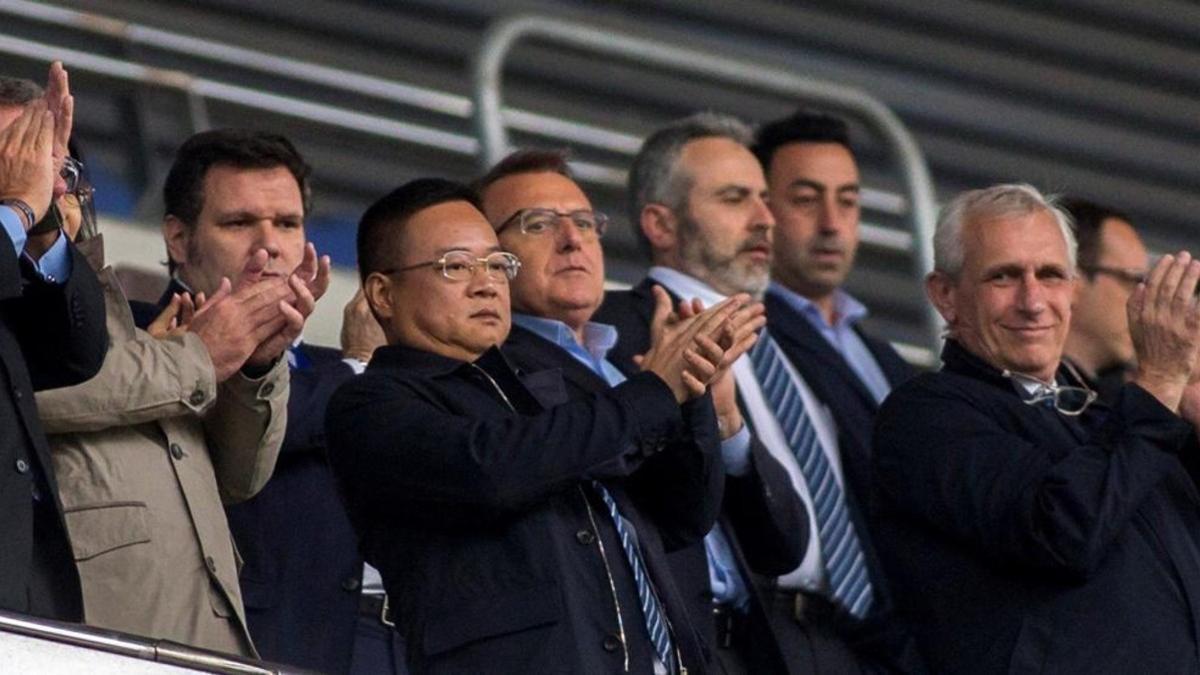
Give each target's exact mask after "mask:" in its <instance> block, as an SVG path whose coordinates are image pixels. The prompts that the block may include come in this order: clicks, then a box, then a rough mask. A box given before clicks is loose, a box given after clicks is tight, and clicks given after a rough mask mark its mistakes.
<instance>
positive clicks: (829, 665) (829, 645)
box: [767, 591, 863, 675]
mask: <svg viewBox="0 0 1200 675" xmlns="http://www.w3.org/2000/svg"><path fill="white" fill-rule="evenodd" d="M767 597H768V598H770V600H769V602H770V603H771V606H770V607H769V608H768V609H767V611H768V612H769V613H770V615H771V623H772V624H773V625H774V626H776V630H775V636H776V639H777V640H778V641H779V650H780V652H782V654H783V658H784V660H785V661H786V662H787V669H788V672H790V673H816V674H820V675H825V674H827V673H828V674H833V673H836V674H837V675H842V674H843V673H845V674H846V675H854V674H856V673H862V672H863V666H862V664H861V662H860V660H859V658H858V656H857V655H855V653H854V652H853V651H852V650H851V649H850V646H849V645H848V644H846V641H845V640H843V639H842V638H841V637H840V636H838V635H837V633H835V632H834V629H833V624H832V620H831V616H830V615H829V611H828V609H827V607H828V606H827V604H826V605H825V606H824V607H821V605H822V600H821V599H820V598H813V597H812V596H803V597H804V598H806V599H807V600H808V602H807V603H805V602H804V601H803V599H802V602H801V603H800V607H801V609H800V611H799V612H797V603H796V593H795V592H791V591H777V592H775V593H771V594H769V595H768V596H767ZM806 605H807V609H805V606H806ZM814 605H817V607H816V608H814Z"/></svg>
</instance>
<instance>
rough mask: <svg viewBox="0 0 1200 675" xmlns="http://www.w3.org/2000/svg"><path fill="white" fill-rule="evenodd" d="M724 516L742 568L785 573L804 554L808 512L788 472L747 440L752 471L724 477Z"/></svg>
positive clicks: (756, 442) (753, 438)
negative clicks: (741, 557)
mask: <svg viewBox="0 0 1200 675" xmlns="http://www.w3.org/2000/svg"><path fill="white" fill-rule="evenodd" d="M725 512H726V513H727V514H728V518H729V524H730V525H731V526H732V529H733V533H734V536H736V537H737V540H738V543H739V544H740V545H741V548H742V553H743V554H744V555H745V556H746V564H747V565H748V566H749V567H750V569H751V570H752V571H754V572H755V573H757V574H761V575H763V576H768V577H775V576H780V575H783V574H787V573H788V572H791V571H792V570H794V569H796V568H797V567H799V566H800V562H801V561H802V560H803V559H804V552H805V551H806V550H807V549H808V538H809V536H810V533H809V530H808V509H806V508H805V506H804V501H803V500H802V499H800V495H799V494H798V493H797V492H796V490H795V488H793V487H792V482H791V479H790V478H789V477H788V474H787V470H786V469H784V468H783V465H782V464H780V463H779V460H777V459H775V457H773V456H772V455H771V453H770V451H768V450H767V448H766V446H764V445H763V444H762V442H761V441H759V440H758V437H757V436H754V435H751V440H750V471H749V472H748V473H746V475H744V476H727V477H726V478H725Z"/></svg>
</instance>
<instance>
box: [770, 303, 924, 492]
mask: <svg viewBox="0 0 1200 675" xmlns="http://www.w3.org/2000/svg"><path fill="white" fill-rule="evenodd" d="M763 304H764V305H765V306H766V308H767V329H768V330H769V331H771V335H772V336H773V337H774V338H775V342H776V343H778V344H779V347H780V348H781V349H782V350H783V352H784V354H787V357H788V360H789V361H791V363H792V366H794V367H795V368H796V370H797V371H798V372H799V373H800V376H801V377H803V378H804V381H805V382H806V383H807V384H808V386H809V388H811V389H812V391H813V394H815V395H816V397H817V398H818V399H820V400H821V402H822V403H824V404H825V405H826V406H828V407H829V411H830V412H831V413H832V414H833V418H834V421H835V422H836V423H837V429H838V450H839V456H840V457H841V459H842V474H843V475H844V476H845V479H846V483H847V484H848V485H849V487H850V489H851V490H853V491H854V497H855V499H856V501H857V502H858V503H860V504H865V503H866V500H867V496H868V494H869V492H870V485H871V430H872V429H874V428H875V414H876V413H878V412H879V404H877V403H876V402H875V397H874V396H872V395H871V392H870V390H868V389H867V387H866V385H864V384H863V383H862V380H860V379H859V378H858V375H856V374H855V373H854V371H853V370H852V369H851V368H850V365H849V364H848V363H846V360H845V358H843V357H842V355H841V354H840V353H838V352H837V350H835V349H834V348H833V347H832V346H831V345H830V344H829V341H828V340H826V339H825V338H824V337H823V336H822V335H821V333H820V332H818V331H817V329H816V328H814V327H813V325H812V324H811V323H809V321H808V319H806V318H805V317H804V316H803V315H802V314H800V312H798V311H796V309H795V308H794V307H792V306H791V305H790V304H788V302H787V301H786V300H784V299H783V298H781V297H779V296H777V295H775V294H774V293H768V294H767V297H766V298H765V299H764V300H763ZM854 331H855V332H856V333H858V336H859V337H860V338H862V341H863V344H865V345H866V346H867V350H868V351H870V352H871V355H872V356H874V357H875V362H876V363H877V364H879V369H880V370H882V371H883V375H884V377H885V378H887V381H888V384H890V385H892V388H893V389H894V388H896V387H897V386H899V385H900V384H901V383H903V382H905V381H906V380H908V379H909V378H911V377H912V376H913V375H916V371H914V370H913V368H912V366H910V365H908V363H907V362H905V360H904V359H902V358H900V355H899V354H897V353H896V350H895V349H893V348H892V346H891V345H889V344H888V343H887V342H885V341H883V340H877V339H875V338H873V337H871V336H870V335H867V334H866V333H865V332H864V331H863V330H862V328H861V327H860V326H857V325H856V326H855V327H854Z"/></svg>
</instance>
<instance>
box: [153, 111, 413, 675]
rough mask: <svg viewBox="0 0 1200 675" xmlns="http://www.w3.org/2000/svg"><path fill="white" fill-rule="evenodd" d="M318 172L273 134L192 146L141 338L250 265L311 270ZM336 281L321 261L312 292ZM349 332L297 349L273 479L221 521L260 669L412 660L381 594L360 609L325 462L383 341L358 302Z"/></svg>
mask: <svg viewBox="0 0 1200 675" xmlns="http://www.w3.org/2000/svg"><path fill="white" fill-rule="evenodd" d="M310 171H311V170H310V168H309V166H308V165H307V163H305V161H304V159H303V157H301V155H300V154H299V152H297V150H296V149H295V148H294V147H293V146H292V144H291V143H290V142H289V141H288V140H287V139H285V138H283V137H280V136H276V135H274V134H267V133H261V132H253V131H245V130H237V129H222V130H216V131H211V132H205V133H202V134H197V135H196V136H193V137H192V138H191V139H189V140H188V141H187V142H185V143H184V145H183V146H182V147H181V148H180V150H179V152H178V153H177V155H176V159H175V162H174V164H173V166H172V168H171V172H170V174H169V176H168V178H167V181H166V185H165V187H164V190H163V192H164V201H165V205H166V211H167V217H166V219H165V221H164V225H163V233H164V237H165V239H166V243H167V250H168V253H169V254H170V268H171V271H172V279H171V283H170V285H169V286H168V288H167V289H166V291H165V292H164V293H163V296H162V298H161V299H160V301H159V303H158V305H157V306H154V307H146V306H137V307H135V314H136V315H137V318H138V323H139V325H141V326H144V325H146V324H147V323H148V322H149V321H150V320H151V319H152V318H153V317H154V316H155V315H156V314H157V313H158V312H160V311H162V310H163V309H164V308H166V307H167V306H168V305H170V304H171V303H172V299H173V298H176V297H187V294H188V293H197V294H199V293H204V294H208V295H211V294H212V293H213V292H214V291H215V290H216V289H217V287H218V286H219V284H220V280H221V278H222V277H226V278H230V279H235V278H236V276H235V275H237V274H238V270H239V268H240V266H241V265H243V264H245V262H246V260H247V259H248V258H249V257H250V256H251V255H252V253H253V252H254V251H258V250H261V249H265V250H266V251H267V254H268V255H267V258H266V260H265V261H264V264H263V267H264V271H263V276H267V277H269V276H271V275H277V274H288V273H290V272H291V271H292V270H294V269H295V268H296V267H297V266H298V265H301V264H302V262H303V261H304V260H305V259H306V258H308V259H309V261H311V260H312V259H313V258H315V256H316V253H315V250H314V249H313V248H312V245H311V244H307V243H306V239H305V231H304V218H305V215H306V214H307V213H308V211H309V209H310V203H309V195H310V190H309V174H310ZM328 274H329V260H328V258H322V259H321V260H320V262H319V273H318V280H317V281H316V282H315V283H316V284H317V288H316V289H315V290H317V291H320V292H323V291H324V289H325V286H326V284H327V280H328ZM320 292H316V293H314V294H315V295H316V297H318V298H319V297H320ZM175 302H176V304H177V303H178V300H175ZM346 321H347V323H346V325H345V326H344V330H343V335H344V336H345V337H346V338H347V340H346V341H345V344H344V345H343V347H344V350H345V353H343V352H339V351H338V350H336V349H331V348H328V347H320V346H316V345H310V344H307V343H304V342H302V341H300V340H297V341H296V342H295V343H293V344H292V345H291V347H290V348H289V349H288V350H287V352H286V358H287V360H288V366H289V367H288V371H289V377H290V383H289V397H288V403H287V420H288V421H287V431H286V434H285V436H284V440H283V445H282V447H281V449H280V452H279V459H278V461H277V463H276V465H275V471H274V473H273V474H272V476H271V479H270V480H269V481H268V482H267V484H266V486H265V487H263V489H262V490H261V491H260V492H259V493H258V494H257V495H256V496H254V497H253V498H252V499H250V500H248V501H245V502H242V503H240V504H236V505H230V506H228V507H227V508H226V514H227V516H228V519H229V527H230V530H231V532H232V533H233V537H234V540H235V541H236V542H237V547H238V551H239V553H240V554H241V557H242V559H243V560H244V565H243V566H242V568H241V571H240V573H239V574H238V583H239V585H240V587H241V591H242V596H243V600H244V602H245V608H246V623H247V626H248V628H249V632H250V635H251V636H252V638H253V640H254V645H255V647H256V648H257V649H258V652H259V653H260V654H261V655H262V656H263V658H266V659H268V660H271V661H277V662H280V663H287V664H293V665H298V666H302V667H306V668H312V669H316V670H320V671H322V672H328V673H344V672H347V671H349V670H350V669H351V667H352V663H354V662H355V658H356V657H357V659H358V661H360V662H361V661H363V660H364V659H365V660H367V661H369V662H370V664H371V665H364V666H361V667H362V668H363V669H365V671H369V672H380V670H379V669H380V668H382V667H383V665H381V664H384V665H386V664H391V667H392V668H393V670H395V671H396V672H399V670H397V668H398V667H399V664H402V662H403V648H402V645H400V643H399V638H398V636H396V635H395V633H394V632H393V631H391V630H390V627H389V626H388V625H386V623H385V620H384V619H383V615H382V606H383V600H382V589H378V590H379V593H380V594H379V595H378V596H369V597H368V596H366V595H364V596H363V598H360V590H361V588H362V585H363V576H364V567H363V561H362V557H361V556H360V554H359V553H358V546H357V539H356V537H355V535H354V531H353V528H352V526H351V525H350V521H349V519H348V517H347V515H346V510H345V506H344V505H343V503H342V500H341V497H340V495H339V494H338V492H337V488H336V484H335V483H334V479H333V474H332V473H331V471H330V469H329V465H328V460H327V458H326V453H325V438H324V417H325V407H326V405H327V403H328V401H329V398H330V396H331V395H332V394H333V391H334V390H335V389H337V387H338V385H340V384H342V383H343V382H345V381H347V380H349V379H351V378H352V377H354V375H355V373H356V372H362V370H363V368H364V367H365V361H367V360H369V359H370V354H371V352H372V351H373V348H374V346H376V344H377V343H378V342H379V341H380V340H381V337H376V334H377V333H378V328H377V326H376V329H375V333H372V332H371V331H370V323H369V322H371V321H373V319H372V318H371V317H370V316H369V315H368V314H366V313H365V312H363V311H362V299H361V297H356V299H355V300H354V301H352V303H351V305H350V306H348V307H347V311H346ZM367 574H368V575H369V574H370V572H369V571H368V572H367ZM369 581H370V579H369V578H368V582H369ZM377 586H378V584H376V587H377ZM368 601H369V602H368ZM360 605H369V606H363V607H361V608H360ZM360 612H361V614H362V617H361V621H360V620H359V614H360ZM356 652H361V653H356ZM383 672H387V671H386V670H384V671H383Z"/></svg>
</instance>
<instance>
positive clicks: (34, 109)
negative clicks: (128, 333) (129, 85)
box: [0, 63, 108, 621]
mask: <svg viewBox="0 0 1200 675" xmlns="http://www.w3.org/2000/svg"><path fill="white" fill-rule="evenodd" d="M73 110H74V99H73V98H72V97H71V94H70V90H69V87H68V82H67V73H66V71H65V70H64V69H63V67H62V64H60V63H54V64H53V65H51V66H50V72H49V77H48V83H47V86H46V89H45V90H44V91H43V90H42V88H41V87H39V86H37V85H36V84H34V83H32V82H29V81H28V80H20V79H15V78H7V77H0V299H2V300H3V302H2V303H0V363H2V367H0V466H3V470H2V471H0V537H3V541H4V545H3V546H0V608H3V609H7V610H13V611H17V612H27V613H29V614H33V615H36V616H43V617H49V618H56V619H62V620H69V621H78V620H79V618H80V614H81V610H80V592H79V577H78V574H77V572H76V570H75V566H74V564H73V556H72V554H71V549H70V546H69V544H68V543H67V538H66V526H65V524H64V522H63V510H62V502H61V501H60V499H59V495H58V487H57V482H56V480H55V475H54V473H53V471H52V470H51V463H50V455H49V450H48V448H47V445H46V440H45V437H44V436H43V431H42V426H41V424H40V422H39V420H38V411H37V408H36V406H35V402H34V395H33V392H34V390H45V389H50V388H54V387H63V386H68V385H72V384H76V383H78V382H81V381H83V380H86V379H87V378H89V377H91V376H92V375H94V374H95V373H96V371H97V370H98V369H99V368H100V364H101V362H102V361H103V359H104V354H105V350H106V349H107V346H108V340H107V338H106V336H105V331H104V304H103V299H102V296H101V291H100V287H99V284H98V283H97V281H96V277H95V275H94V274H93V273H92V271H91V269H90V268H89V267H88V265H87V262H86V261H85V260H84V258H83V256H82V255H81V254H80V253H79V251H78V250H76V249H75V248H74V246H72V245H71V244H70V242H69V241H68V238H67V237H66V236H65V235H63V234H62V233H61V232H60V231H59V230H58V229H51V231H49V232H47V233H45V234H44V235H36V234H34V235H31V234H30V232H31V231H32V230H34V229H35V227H36V226H37V224H38V223H39V222H41V221H42V220H43V218H44V216H45V214H46V212H47V211H48V210H49V209H50V206H51V202H52V200H54V199H55V198H59V197H61V195H63V194H64V192H65V191H66V189H67V187H68V186H67V185H66V184H65V183H66V181H65V180H64V179H63V178H62V177H61V176H60V175H59V174H61V173H62V171H63V165H64V159H65V158H66V154H67V143H68V141H69V139H70V136H71V119H72V114H73Z"/></svg>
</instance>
